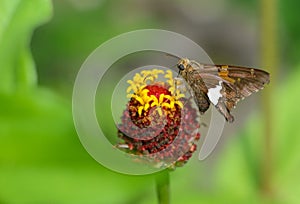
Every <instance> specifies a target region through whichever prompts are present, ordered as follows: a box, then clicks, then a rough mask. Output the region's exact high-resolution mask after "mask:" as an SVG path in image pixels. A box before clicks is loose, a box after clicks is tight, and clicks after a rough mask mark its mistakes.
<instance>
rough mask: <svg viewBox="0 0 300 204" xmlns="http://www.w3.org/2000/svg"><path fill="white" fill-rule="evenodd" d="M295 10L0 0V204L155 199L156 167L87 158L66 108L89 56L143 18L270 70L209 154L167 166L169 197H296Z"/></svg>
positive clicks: (299, 133) (298, 29)
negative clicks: (148, 171)
mask: <svg viewBox="0 0 300 204" xmlns="http://www.w3.org/2000/svg"><path fill="white" fill-rule="evenodd" d="M299 8H300V2H299V1H294V0H285V1H275V0H263V1H258V0H248V1H246V0H243V1H238V0H227V1H225V0H212V1H211V0H204V1H203V0H201V1H196V0H187V1H179V0H164V1H159V0H152V1H138V0H123V1H121V0H119V1H117V0H115V1H113V0H86V1H82V0H54V1H49V0H0V204H14V203H21V204H23V203H29V204H31V203H57V204H60V203H63V204H65V203H72V204H75V203H105V204H106V203H113V204H119V203H120V204H123V203H128V204H129V203H142V204H148V203H149V204H150V203H157V198H156V194H155V187H154V186H155V185H154V181H153V176H151V175H150V176H127V175H121V174H118V173H115V172H111V171H110V170H108V169H106V168H104V167H102V166H101V165H100V164H98V163H97V162H96V161H95V160H93V159H92V158H91V157H90V156H89V154H88V153H87V152H86V151H85V150H84V148H83V146H82V145H81V144H80V141H79V139H78V137H77V134H76V131H75V128H74V125H73V120H72V111H71V110H72V107H71V97H72V86H73V83H74V80H75V77H76V74H77V72H78V70H79V68H80V66H81V64H82V63H83V62H84V60H85V59H86V58H87V56H88V55H89V54H90V53H91V52H92V51H93V50H94V49H95V48H96V47H97V46H98V45H100V44H101V43H103V42H105V41H106V40H108V39H110V38H112V37H114V36H116V35H118V34H121V33H123V32H127V31H132V30H135V29H143V28H159V29H165V30H171V31H174V32H178V33H181V34H183V35H186V36H187V37H189V38H191V39H192V40H193V41H195V42H197V43H198V44H199V45H200V46H202V47H203V48H204V50H206V52H207V53H208V54H209V56H210V57H211V58H212V59H213V61H214V62H215V63H222V64H238V65H243V66H250V67H263V68H264V69H266V70H268V71H269V72H270V73H271V84H270V85H269V86H268V87H267V88H266V89H264V90H263V91H261V92H260V93H258V94H255V95H253V96H251V97H249V99H247V100H245V101H242V102H240V104H239V106H238V108H237V109H236V110H235V111H234V114H235V115H236V118H237V121H236V122H235V123H234V124H230V125H226V127H225V128H226V129H225V131H224V135H223V137H222V139H221V141H220V142H219V144H218V147H217V150H216V151H214V153H213V155H211V156H210V157H209V158H208V159H206V160H204V161H201V162H199V161H198V160H197V155H194V156H193V159H192V160H191V161H190V162H189V163H188V164H187V165H186V166H184V167H182V168H178V169H177V170H176V171H174V172H172V173H171V201H172V203H177V204H179V203H195V204H196V203H291V204H292V203H295V204H296V203H297V204H298V203H300V194H299V193H300V179H299V174H298V172H299V168H300V148H299V147H298V145H299V142H300V130H299V127H297V126H299V122H298V121H299V120H298V117H299V115H300V108H299V106H297V105H298V102H297V101H299V100H300V91H299V87H300V80H299V79H300V58H299V49H300V38H299V36H300V18H299V14H298V13H299V12H298V9H299ZM108 94H109V93H108ZM107 114H109V113H107Z"/></svg>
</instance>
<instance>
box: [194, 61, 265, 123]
mask: <svg viewBox="0 0 300 204" xmlns="http://www.w3.org/2000/svg"><path fill="white" fill-rule="evenodd" d="M200 72H201V78H202V79H203V81H204V83H205V84H206V86H207V89H208V97H209V99H210V101H211V102H212V103H213V104H214V105H215V107H216V108H217V109H218V110H219V111H220V112H221V113H222V114H223V115H224V116H225V118H226V120H227V121H229V122H233V120H234V117H233V116H232V115H231V114H230V111H231V109H232V108H234V107H235V106H236V104H237V102H238V101H240V100H241V99H244V98H245V97H247V96H250V95H251V94H252V93H254V92H257V91H259V90H261V89H263V88H264V86H265V84H267V83H269V81H270V75H269V73H267V72H265V71H263V70H259V69H254V68H247V67H238V66H227V65H201V71H200Z"/></svg>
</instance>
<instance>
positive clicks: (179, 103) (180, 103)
mask: <svg viewBox="0 0 300 204" xmlns="http://www.w3.org/2000/svg"><path fill="white" fill-rule="evenodd" d="M175 103H176V104H177V105H179V107H180V108H183V104H182V102H181V101H175Z"/></svg>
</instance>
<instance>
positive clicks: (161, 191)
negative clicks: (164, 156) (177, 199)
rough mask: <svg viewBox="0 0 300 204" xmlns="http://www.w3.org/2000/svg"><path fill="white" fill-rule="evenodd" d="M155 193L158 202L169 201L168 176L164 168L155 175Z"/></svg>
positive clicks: (165, 203) (164, 203)
mask: <svg viewBox="0 0 300 204" xmlns="http://www.w3.org/2000/svg"><path fill="white" fill-rule="evenodd" d="M155 182H156V193H157V198H158V203H159V204H169V203H170V176H169V171H168V170H165V171H163V172H161V173H159V174H157V175H156V177H155Z"/></svg>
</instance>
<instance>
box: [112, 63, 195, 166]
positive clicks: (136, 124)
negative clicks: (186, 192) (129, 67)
mask: <svg viewBox="0 0 300 204" xmlns="http://www.w3.org/2000/svg"><path fill="white" fill-rule="evenodd" d="M160 75H162V76H163V77H164V79H165V80H164V81H162V80H161V79H159V76H160ZM127 82H128V84H129V87H128V88H127V93H128V98H129V102H128V104H127V108H126V110H125V111H124V113H123V116H122V122H121V124H120V125H119V126H118V137H119V138H120V139H122V141H121V142H120V143H119V144H117V147H119V148H121V149H124V150H126V151H128V152H129V153H132V154H135V155H141V157H142V156H145V155H146V156H147V158H148V159H149V160H151V161H152V162H155V163H157V164H160V165H164V164H165V163H168V164H171V165H170V167H175V166H181V165H183V164H184V163H186V162H187V160H188V159H189V158H190V157H191V156H192V153H193V152H195V150H196V144H195V142H196V141H197V140H199V138H200V134H199V133H198V131H197V130H198V128H199V121H198V115H197V111H196V109H195V108H193V107H192V105H191V102H190V100H188V99H186V98H185V95H184V93H182V92H181V91H180V90H179V89H178V88H177V87H176V83H177V81H176V80H175V79H174V78H173V75H172V72H171V71H170V70H167V71H163V70H158V69H153V70H144V71H142V72H141V73H137V74H135V76H134V77H133V79H132V80H128V81H127Z"/></svg>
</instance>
